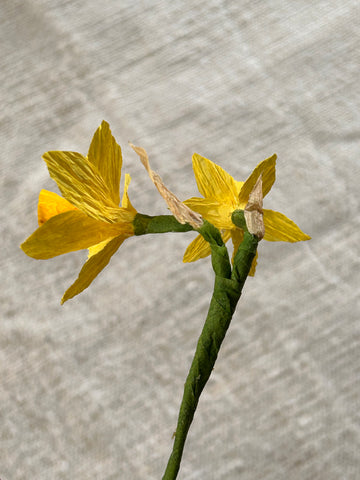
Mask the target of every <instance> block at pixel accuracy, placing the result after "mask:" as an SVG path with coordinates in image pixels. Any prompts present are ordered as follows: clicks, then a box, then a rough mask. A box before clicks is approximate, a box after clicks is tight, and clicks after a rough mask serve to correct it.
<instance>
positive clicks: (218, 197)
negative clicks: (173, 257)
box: [183, 153, 311, 275]
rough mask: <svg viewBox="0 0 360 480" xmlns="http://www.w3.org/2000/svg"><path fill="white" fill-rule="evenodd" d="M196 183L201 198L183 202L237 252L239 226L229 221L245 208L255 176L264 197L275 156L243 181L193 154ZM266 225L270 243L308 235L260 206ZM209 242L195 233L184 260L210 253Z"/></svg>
mask: <svg viewBox="0 0 360 480" xmlns="http://www.w3.org/2000/svg"><path fill="white" fill-rule="evenodd" d="M192 161H193V170H194V174H195V179H196V183H197V186H198V189H199V192H200V193H201V195H203V197H204V198H199V197H192V198H190V199H188V200H185V202H184V203H185V204H186V205H187V206H188V207H190V208H191V209H192V210H194V211H195V212H198V213H200V214H201V215H202V217H203V218H205V219H206V220H208V221H209V222H211V223H212V224H213V225H214V226H215V227H217V228H218V229H219V230H220V231H221V233H222V237H223V240H224V242H227V241H228V240H229V239H230V238H231V240H232V243H233V246H234V253H235V252H236V251H237V249H238V247H239V245H240V244H241V242H242V240H243V236H244V232H243V230H242V229H241V228H238V227H237V226H236V225H234V223H233V222H232V221H231V215H232V213H233V212H234V211H235V210H244V209H245V207H246V205H247V203H248V199H249V195H250V193H251V191H252V190H253V188H254V186H255V184H256V182H257V180H258V178H259V177H260V176H261V177H262V192H263V197H265V196H266V195H267V194H268V193H269V191H270V190H271V187H272V185H273V183H274V182H275V163H276V155H275V154H274V155H272V156H271V157H269V158H267V159H265V160H263V161H262V162H260V163H259V165H257V167H256V168H255V169H254V170H253V172H252V174H251V175H250V176H249V177H248V179H247V180H246V181H245V182H239V181H236V180H234V179H233V177H232V176H231V175H229V174H228V173H227V172H226V171H225V170H224V169H223V168H221V167H220V166H218V165H216V164H215V163H214V162H212V161H211V160H208V159H207V158H205V157H202V156H201V155H199V154H197V153H195V154H194V155H193V158H192ZM263 221H264V226H265V235H264V240H268V241H270V242H278V241H284V242H299V241H302V240H309V239H310V238H311V237H309V235H306V233H304V232H302V231H301V230H300V228H299V227H298V226H297V225H296V224H295V223H294V222H293V221H292V220H290V219H289V218H287V217H286V216H285V215H283V214H282V213H280V212H275V211H273V210H267V209H263ZM210 253H211V252H210V247H209V244H208V243H207V242H206V241H205V240H204V239H203V237H202V236H201V235H198V236H197V237H196V238H195V240H193V241H192V242H191V243H190V245H189V246H188V248H187V249H186V251H185V254H184V258H183V261H184V262H194V261H196V260H199V259H200V258H204V257H207V256H208V255H210ZM256 261H257V256H256V257H255V258H254V261H253V263H252V267H251V270H250V273H249V275H254V273H255V268H256Z"/></svg>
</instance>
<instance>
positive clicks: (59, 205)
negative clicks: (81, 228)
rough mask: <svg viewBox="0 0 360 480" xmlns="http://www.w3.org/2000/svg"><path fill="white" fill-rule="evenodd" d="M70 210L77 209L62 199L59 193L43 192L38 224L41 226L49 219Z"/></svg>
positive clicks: (39, 204)
mask: <svg viewBox="0 0 360 480" xmlns="http://www.w3.org/2000/svg"><path fill="white" fill-rule="evenodd" d="M70 210H76V207H74V205H71V203H70V202H68V201H67V200H65V198H62V197H60V195H58V194H57V193H54V192H49V191H48V190H41V192H40V194H39V203H38V222H39V225H40V226H41V225H42V224H43V223H45V222H47V221H48V220H49V218H51V217H55V215H59V213H64V212H68V211H70Z"/></svg>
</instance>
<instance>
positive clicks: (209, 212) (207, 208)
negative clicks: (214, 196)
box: [184, 197, 234, 229]
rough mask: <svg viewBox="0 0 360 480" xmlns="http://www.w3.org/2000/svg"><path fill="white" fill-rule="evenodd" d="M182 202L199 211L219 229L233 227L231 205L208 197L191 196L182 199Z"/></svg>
mask: <svg viewBox="0 0 360 480" xmlns="http://www.w3.org/2000/svg"><path fill="white" fill-rule="evenodd" d="M184 204H185V205H186V206H188V207H189V208H191V210H194V211H195V212H198V213H200V214H201V215H202V216H203V217H204V218H205V219H206V220H207V221H208V222H210V223H212V224H213V225H214V226H215V227H216V228H219V229H224V228H226V229H231V228H233V227H234V225H233V223H232V221H231V213H232V211H233V207H232V206H231V205H229V204H226V203H220V202H218V201H217V200H211V199H209V198H199V197H192V198H189V199H188V200H185V201H184Z"/></svg>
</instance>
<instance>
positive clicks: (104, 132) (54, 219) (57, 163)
mask: <svg viewBox="0 0 360 480" xmlns="http://www.w3.org/2000/svg"><path fill="white" fill-rule="evenodd" d="M43 159H44V160H45V162H46V164H47V166H48V170H49V173H50V176H51V177H52V178H53V180H55V182H56V183H57V185H58V187H59V189H60V192H61V194H62V197H61V196H59V195H57V194H56V193H53V192H49V191H47V190H42V191H41V192H40V197H39V204H38V222H39V225H40V226H39V228H38V229H37V230H36V231H35V232H34V233H33V234H32V235H31V236H30V237H29V238H28V239H27V240H26V241H25V242H24V243H23V244H22V245H21V248H22V250H23V251H24V252H25V253H26V254H27V255H29V256H30V257H33V258H36V259H49V258H53V257H55V256H57V255H62V254H64V253H69V252H74V251H77V250H82V249H89V255H88V259H87V261H86V263H85V264H84V266H83V267H82V269H81V271H80V274H79V276H78V278H77V280H76V281H75V283H73V285H71V287H70V288H69V289H68V290H67V291H66V292H65V294H64V296H63V298H62V303H64V302H65V301H66V300H69V299H70V298H72V297H74V296H75V295H77V294H79V293H80V292H82V291H83V290H84V289H85V288H87V287H88V286H89V285H90V283H91V282H92V281H93V280H94V278H95V277H96V276H97V275H98V274H99V273H100V272H101V270H102V269H103V268H104V267H105V266H106V265H107V264H108V263H109V261H110V258H111V257H112V255H114V253H115V252H116V251H117V250H118V248H119V247H120V245H121V244H122V243H123V241H124V240H125V239H126V238H128V237H130V236H132V235H134V228H133V224H132V222H133V220H134V218H135V215H136V214H137V212H136V210H135V208H134V207H133V206H132V205H131V203H130V200H129V197H128V193H127V191H128V187H129V183H130V176H129V175H125V186H124V193H123V197H122V201H121V206H119V203H120V178H121V167H122V155H121V148H120V146H119V145H118V144H117V143H116V141H115V139H114V137H113V136H112V134H111V131H110V128H109V125H108V123H106V122H105V121H103V122H102V124H101V126H100V127H99V128H98V129H97V131H96V132H95V134H94V137H93V139H92V142H91V144H90V148H89V152H88V155H87V156H84V155H81V154H80V153H76V152H62V151H51V152H47V153H45V154H44V155H43Z"/></svg>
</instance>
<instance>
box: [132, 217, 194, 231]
mask: <svg viewBox="0 0 360 480" xmlns="http://www.w3.org/2000/svg"><path fill="white" fill-rule="evenodd" d="M133 226H134V234H135V235H145V234H147V233H167V232H190V231H191V230H193V227H191V226H190V225H189V224H187V223H184V224H182V223H180V222H178V221H177V220H176V218H175V217H173V216H172V215H157V216H154V217H152V216H150V215H143V214H142V213H138V214H137V215H136V216H135V218H134V220H133Z"/></svg>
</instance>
